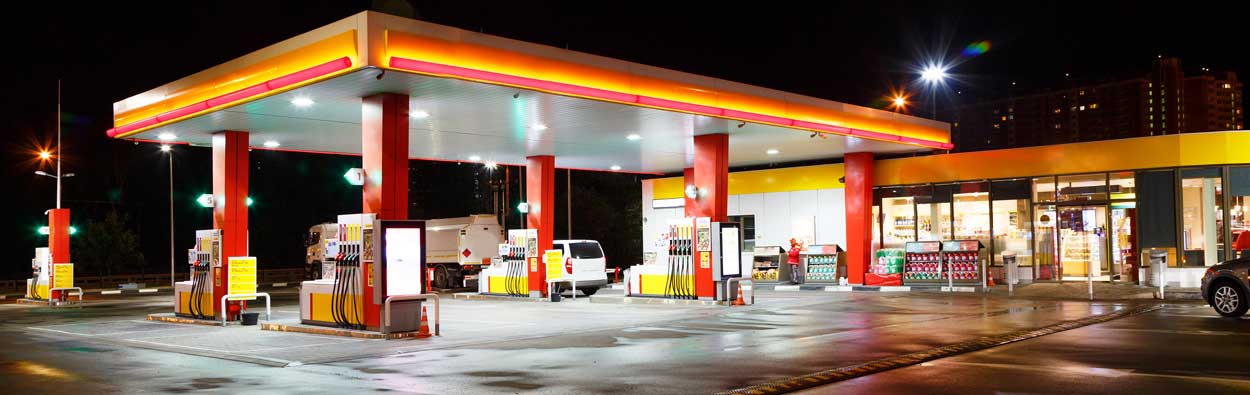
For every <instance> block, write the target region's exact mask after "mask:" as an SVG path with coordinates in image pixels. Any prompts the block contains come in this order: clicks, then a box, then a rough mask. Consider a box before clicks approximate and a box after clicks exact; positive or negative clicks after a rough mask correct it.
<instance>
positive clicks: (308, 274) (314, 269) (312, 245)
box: [304, 222, 339, 280]
mask: <svg viewBox="0 0 1250 395" xmlns="http://www.w3.org/2000/svg"><path fill="white" fill-rule="evenodd" d="M338 233H339V224H337V223H333V222H325V223H320V224H316V225H313V226H312V227H310V228H308V235H307V236H306V237H305V238H304V251H305V252H304V278H305V279H307V280H316V279H319V278H321V262H323V261H325V260H326V256H325V251H326V245H327V244H328V243H330V241H331V240H336V239H338Z"/></svg>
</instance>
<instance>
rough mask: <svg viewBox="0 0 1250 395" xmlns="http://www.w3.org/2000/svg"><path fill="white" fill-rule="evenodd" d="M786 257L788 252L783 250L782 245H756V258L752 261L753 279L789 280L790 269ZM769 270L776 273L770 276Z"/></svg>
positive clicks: (770, 281)
mask: <svg viewBox="0 0 1250 395" xmlns="http://www.w3.org/2000/svg"><path fill="white" fill-rule="evenodd" d="M761 252H762V253H761ZM786 258H787V257H786V254H785V253H783V252H781V247H776V246H766V247H755V259H754V261H753V262H751V281H754V282H755V283H778V282H789V281H790V269H789V264H788V263H786ZM783 266H784V268H783ZM769 270H772V272H771V273H773V274H774V275H772V276H770V275H769Z"/></svg>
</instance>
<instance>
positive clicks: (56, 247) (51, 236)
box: [45, 208, 73, 299]
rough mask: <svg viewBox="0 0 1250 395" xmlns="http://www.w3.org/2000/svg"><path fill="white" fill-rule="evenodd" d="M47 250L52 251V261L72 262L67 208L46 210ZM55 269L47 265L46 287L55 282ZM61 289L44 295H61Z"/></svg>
mask: <svg viewBox="0 0 1250 395" xmlns="http://www.w3.org/2000/svg"><path fill="white" fill-rule="evenodd" d="M48 251H51V252H52V263H72V262H73V261H70V259H69V209H67V208H54V209H51V210H48ZM55 274H56V271H55V270H52V267H48V289H52V285H53V284H56V282H55V281H56V278H55ZM60 293H61V291H57V292H54V293H50V294H51V295H45V296H46V297H48V298H50V299H58V298H60V297H61V295H60Z"/></svg>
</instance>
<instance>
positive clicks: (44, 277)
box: [26, 247, 52, 300]
mask: <svg viewBox="0 0 1250 395" xmlns="http://www.w3.org/2000/svg"><path fill="white" fill-rule="evenodd" d="M51 264H52V252H51V251H50V250H49V249H48V248H47V247H39V248H36V249H35V257H34V258H32V259H31V260H30V271H31V277H30V278H28V279H26V298H27V299H36V300H46V299H47V298H48V288H49V287H48V273H49V272H50V270H51Z"/></svg>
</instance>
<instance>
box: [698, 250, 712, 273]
mask: <svg viewBox="0 0 1250 395" xmlns="http://www.w3.org/2000/svg"><path fill="white" fill-rule="evenodd" d="M711 267H712V253H711V252H707V251H699V268H700V269H709V268H711Z"/></svg>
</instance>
